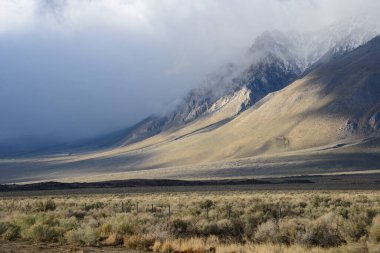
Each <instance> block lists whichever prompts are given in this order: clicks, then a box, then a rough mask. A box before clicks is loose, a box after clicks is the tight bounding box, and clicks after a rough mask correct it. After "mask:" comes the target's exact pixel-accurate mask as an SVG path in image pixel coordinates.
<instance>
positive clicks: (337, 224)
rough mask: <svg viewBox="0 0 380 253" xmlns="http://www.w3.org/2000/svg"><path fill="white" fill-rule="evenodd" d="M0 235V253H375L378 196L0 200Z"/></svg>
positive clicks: (379, 248)
mask: <svg viewBox="0 0 380 253" xmlns="http://www.w3.org/2000/svg"><path fill="white" fill-rule="evenodd" d="M0 235H1V240H0V245H2V246H1V247H0V252H10V251H6V250H7V249H8V250H12V247H13V248H14V249H13V250H16V252H17V247H19V246H20V245H21V246H23V247H24V248H25V247H26V249H28V245H29V247H30V249H29V251H30V252H32V251H33V247H36V246H33V245H45V246H46V247H50V248H51V247H54V248H55V249H56V251H57V252H67V251H68V250H69V249H70V250H72V251H75V250H76V249H81V250H83V251H86V250H87V251H88V252H107V251H110V252H111V251H113V252H123V251H126V252H130V251H136V250H137V251H154V252H162V253H171V252H173V253H174V252H186V253H191V252H197V253H206V252H217V253H219V252H220V253H227V252H247V253H250V252H252V253H256V252H264V253H265V252H276V253H277V252H278V253H280V252H284V253H286V252H380V192H378V191H282V192H281V191H261V192H231V191H228V192H223V191H219V192H182V193H181V192H176V193H170V192H166V193H163V192H162V193H133V194H103V195H60V196H43V197H33V196H23V197H3V198H2V199H1V200H0ZM21 246H20V247H21ZM38 247H39V248H40V251H41V250H42V249H43V247H41V246H38ZM104 249H107V250H106V251H104ZM20 252H22V251H21V250H20ZM25 252H27V251H25ZM42 252H43V250H42Z"/></svg>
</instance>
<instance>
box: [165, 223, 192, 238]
mask: <svg viewBox="0 0 380 253" xmlns="http://www.w3.org/2000/svg"><path fill="white" fill-rule="evenodd" d="M190 226H191V223H190V222H189V221H186V220H182V219H175V220H173V221H172V222H171V224H170V232H171V233H172V234H173V235H176V236H184V235H187V234H188V233H189V232H190Z"/></svg>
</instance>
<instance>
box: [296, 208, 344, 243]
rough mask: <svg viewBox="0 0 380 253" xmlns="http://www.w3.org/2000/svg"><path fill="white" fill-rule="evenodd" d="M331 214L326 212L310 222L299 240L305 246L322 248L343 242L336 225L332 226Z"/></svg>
mask: <svg viewBox="0 0 380 253" xmlns="http://www.w3.org/2000/svg"><path fill="white" fill-rule="evenodd" d="M333 218H334V217H333V215H332V214H327V215H325V216H323V217H321V218H319V219H318V220H316V221H315V222H313V223H311V224H310V226H309V227H308V228H306V232H305V233H304V234H303V235H301V237H300V238H299V239H300V242H301V243H302V244H305V245H307V246H320V247H323V248H328V247H336V246H340V245H342V244H343V243H345V240H344V239H343V238H342V236H341V235H340V233H339V231H338V230H337V229H336V227H333Z"/></svg>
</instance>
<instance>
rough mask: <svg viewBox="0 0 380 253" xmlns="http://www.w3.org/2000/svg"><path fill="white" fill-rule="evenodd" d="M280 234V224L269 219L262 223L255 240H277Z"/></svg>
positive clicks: (261, 241)
mask: <svg viewBox="0 0 380 253" xmlns="http://www.w3.org/2000/svg"><path fill="white" fill-rule="evenodd" d="M277 234H278V226H277V224H276V223H275V221H274V220H269V221H267V222H265V223H263V224H261V225H260V226H259V227H258V228H257V231H256V233H255V237H254V238H255V241H256V242H257V243H265V242H272V243H275V242H276V237H277Z"/></svg>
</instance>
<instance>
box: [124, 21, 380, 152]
mask: <svg viewBox="0 0 380 253" xmlns="http://www.w3.org/2000/svg"><path fill="white" fill-rule="evenodd" d="M377 34H380V26H379V25H378V24H372V23H369V21H366V20H357V19H354V20H350V21H346V22H340V23H336V24H333V25H331V26H330V27H328V28H327V29H323V31H318V32H314V33H304V34H300V33H297V32H288V33H286V34H285V33H282V32H279V31H268V32H264V33H263V34H262V35H261V36H259V37H258V38H257V39H256V40H255V42H254V43H253V45H252V46H251V48H250V49H249V50H248V52H247V54H246V56H245V59H244V60H243V63H239V64H232V63H229V64H226V65H225V66H223V67H222V68H220V69H219V70H218V71H216V72H214V73H212V74H211V75H209V76H208V77H207V79H206V80H205V81H204V83H203V84H202V85H201V86H200V87H199V88H196V89H194V90H192V91H190V92H189V93H188V95H187V96H186V97H185V98H184V99H183V100H182V102H181V103H180V104H179V105H178V106H177V107H176V109H174V110H173V111H171V112H169V113H167V114H166V115H164V116H154V115H152V116H150V117H148V118H146V119H145V120H143V121H142V122H140V123H138V124H136V125H135V126H133V127H132V128H128V129H126V130H125V135H124V136H123V138H121V139H120V141H119V142H118V143H119V144H120V143H121V145H122V146H126V145H128V144H131V143H135V142H137V141H140V140H142V139H145V138H148V137H151V136H154V135H156V134H158V133H160V132H163V131H166V130H168V129H171V128H178V127H182V126H184V125H185V124H187V123H189V122H192V121H193V120H196V119H199V118H201V117H205V116H206V115H209V114H210V113H213V112H215V111H216V110H217V109H219V108H220V107H221V105H223V106H224V105H225V104H227V103H229V102H230V101H233V105H231V106H230V107H233V108H231V109H230V110H229V111H228V113H226V114H225V117H224V118H223V119H221V120H225V121H227V120H229V119H231V118H233V117H235V116H237V115H238V114H240V113H241V112H243V111H244V110H246V109H247V108H249V107H250V106H253V105H254V104H255V103H256V102H258V101H259V100H260V99H262V98H263V97H265V96H266V95H267V94H269V93H271V92H275V91H278V90H280V89H282V88H284V87H285V86H287V85H288V84H289V83H291V82H292V81H294V80H295V79H297V78H299V77H300V76H301V75H302V74H303V73H307V72H308V71H310V70H312V69H313V68H315V67H316V66H318V65H320V64H324V63H326V62H328V61H330V60H331V59H334V58H336V57H338V56H340V55H343V54H345V53H346V52H350V51H352V50H353V49H355V48H357V47H359V46H360V45H363V44H365V43H366V42H368V41H369V40H370V39H372V38H374V37H375V36H376V35H377ZM239 94H240V95H239ZM241 94H245V95H241ZM236 97H239V99H240V100H239V101H237V99H236ZM213 123H217V122H213Z"/></svg>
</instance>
